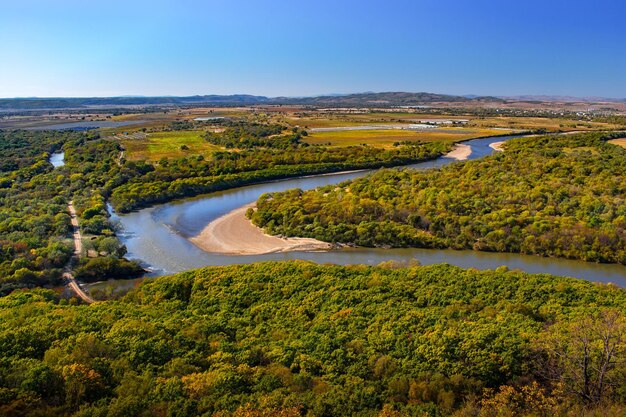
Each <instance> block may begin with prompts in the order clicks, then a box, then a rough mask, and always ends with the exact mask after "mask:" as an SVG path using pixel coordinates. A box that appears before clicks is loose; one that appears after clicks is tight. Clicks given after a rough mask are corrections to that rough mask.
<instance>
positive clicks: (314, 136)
mask: <svg viewBox="0 0 626 417" xmlns="http://www.w3.org/2000/svg"><path fill="white" fill-rule="evenodd" d="M505 133H507V132H506V131H503V130H496V129H467V128H439V129H436V130H435V129H432V130H423V131H413V130H399V129H390V130H342V131H337V132H313V133H309V136H307V137H306V138H305V139H304V140H305V142H307V143H310V144H320V145H323V144H328V143H329V142H330V144H331V146H350V145H361V144H367V145H370V146H378V147H382V148H388V147H391V146H393V144H394V143H395V142H402V141H410V142H435V141H444V142H458V141H461V140H467V139H472V138H478V137H484V136H494V135H503V134H505Z"/></svg>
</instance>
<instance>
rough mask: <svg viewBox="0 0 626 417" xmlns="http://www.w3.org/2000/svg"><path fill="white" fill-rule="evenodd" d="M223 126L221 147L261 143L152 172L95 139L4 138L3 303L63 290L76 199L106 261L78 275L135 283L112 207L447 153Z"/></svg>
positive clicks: (60, 135) (92, 242) (82, 264)
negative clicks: (312, 140) (57, 154)
mask: <svg viewBox="0 0 626 417" xmlns="http://www.w3.org/2000/svg"><path fill="white" fill-rule="evenodd" d="M222 124H223V125H224V126H226V130H225V131H224V132H223V133H222V136H223V138H224V139H223V140H224V141H225V143H226V141H229V140H233V141H238V143H248V139H247V138H248V137H250V138H253V139H254V138H257V139H259V140H261V141H263V142H262V143H257V144H256V145H250V147H251V148H248V145H246V146H243V148H244V149H243V150H239V149H237V150H234V151H221V152H216V153H215V154H214V155H212V156H211V157H210V158H207V159H205V158H204V157H202V156H193V157H187V158H179V159H171V160H167V159H163V160H161V161H159V163H158V164H151V163H147V162H142V161H138V162H135V161H126V160H124V159H123V158H121V151H122V149H121V147H120V144H119V142H117V141H114V140H107V139H103V138H101V137H100V135H99V133H97V132H71V131H62V132H58V131H40V132H38V131H0V151H1V154H0V203H1V207H0V247H1V252H0V294H2V295H4V294H7V293H9V292H10V291H12V290H13V289H15V288H22V287H33V286H54V285H59V284H60V283H61V280H60V278H61V273H62V267H63V266H64V265H65V264H66V263H67V262H68V260H69V259H70V256H71V254H72V250H73V248H72V242H71V240H70V237H71V236H70V235H71V226H70V217H69V213H68V211H67V204H68V202H69V201H70V200H73V201H74V205H75V207H76V210H77V212H78V215H79V217H80V227H81V230H82V232H83V234H84V235H87V237H88V238H86V239H84V246H85V248H86V249H87V250H90V251H91V252H93V253H96V254H104V255H105V257H106V259H98V258H94V259H86V258H83V259H80V260H79V261H78V264H77V265H76V267H77V269H76V273H77V276H78V277H79V278H80V279H81V280H83V281H98V280H102V279H105V278H111V277H134V276H137V275H139V274H141V272H142V269H141V268H140V267H139V265H138V264H137V263H133V262H128V261H126V260H124V259H123V256H124V254H125V252H126V249H125V248H124V247H123V246H122V245H121V244H120V243H119V241H117V239H116V238H115V230H114V229H115V225H113V224H111V223H110V222H109V219H108V213H107V209H106V204H107V202H111V203H112V205H113V206H114V207H115V208H116V209H117V210H118V211H120V212H126V211H129V210H132V209H137V208H141V207H145V206H148V205H150V204H155V203H162V202H166V201H170V200H172V199H175V198H181V197H187V196H194V195H198V194H202V193H208V192H212V191H218V190H224V189H228V188H233V187H237V186H241V185H246V184H251V183H256V182H261V181H267V180H271V179H277V178H286V177H291V176H297V175H307V174H316V173H326V172H335V171H341V170H345V169H355V168H375V167H379V166H394V165H402V164H408V163H411V162H416V161H420V160H423V159H430V158H435V157H437V156H439V155H441V154H442V153H444V152H446V151H447V150H449V149H450V144H443V143H438V144H435V143H431V144H424V145H411V146H409V145H406V146H398V147H396V148H394V149H391V150H386V151H381V150H379V149H375V148H371V147H368V146H353V147H346V148H326V147H322V146H308V147H303V148H300V145H299V137H300V134H301V133H299V132H293V131H289V132H288V133H286V134H282V135H281V134H279V133H281V132H282V131H283V130H284V128H283V127H282V126H280V125H272V124H268V125H265V124H258V123H252V122H244V121H228V122H226V121H224V122H220V123H219V124H218V125H219V126H222ZM276 135H278V136H276ZM294 138H296V139H294ZM254 140H256V139H254ZM294 140H295V141H294ZM268 141H269V142H268ZM284 141H288V142H290V143H291V141H294V142H293V144H294V146H293V147H287V148H286V149H283V146H282V145H279V144H280V143H283V142H284ZM255 146H256V147H255ZM59 150H63V151H64V152H65V166H63V167H60V168H56V169H54V168H53V166H52V165H51V164H50V163H49V162H48V158H49V156H50V154H51V153H52V152H54V151H59Z"/></svg>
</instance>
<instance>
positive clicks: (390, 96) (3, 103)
mask: <svg viewBox="0 0 626 417" xmlns="http://www.w3.org/2000/svg"><path fill="white" fill-rule="evenodd" d="M511 101H542V102H551V101H578V102H581V101H582V102H585V101H589V102H592V101H597V102H606V101H614V102H626V99H624V100H616V99H604V98H598V97H587V98H576V97H561V96H533V95H527V96H507V97H493V96H475V95H466V96H458V95H449V94H436V93H425V92H419V93H409V92H381V93H372V92H366V93H357V94H332V95H322V96H315V97H271V98H270V97H266V96H255V95H250V94H233V95H217V94H213V95H196V96H156V97H143V96H123V97H76V98H72V97H69V98H64V97H50V98H39V97H28V98H5V99H0V110H3V111H11V110H14V111H16V110H62V109H67V110H70V109H76V110H78V109H90V108H94V109H97V108H102V107H109V108H115V107H119V108H122V107H132V106H185V105H229V106H232V105H255V104H276V105H280V104H282V105H313V106H327V107H331V106H337V107H355V106H359V107H376V106H381V107H386V106H422V105H430V104H433V103H459V104H460V103H464V104H481V103H494V104H498V103H506V102H511Z"/></svg>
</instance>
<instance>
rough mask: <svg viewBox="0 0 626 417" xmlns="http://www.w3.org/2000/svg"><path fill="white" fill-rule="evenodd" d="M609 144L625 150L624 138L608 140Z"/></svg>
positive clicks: (625, 141) (625, 142)
mask: <svg viewBox="0 0 626 417" xmlns="http://www.w3.org/2000/svg"><path fill="white" fill-rule="evenodd" d="M609 143H612V144H613V145H617V146H621V147H622V148H625V149H626V138H621V139H613V140H610V141H609Z"/></svg>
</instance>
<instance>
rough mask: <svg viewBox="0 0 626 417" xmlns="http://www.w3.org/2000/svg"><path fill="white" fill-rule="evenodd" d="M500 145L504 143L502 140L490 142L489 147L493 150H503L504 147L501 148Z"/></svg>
mask: <svg viewBox="0 0 626 417" xmlns="http://www.w3.org/2000/svg"><path fill="white" fill-rule="evenodd" d="M502 145H504V141H502V142H494V143H492V144H490V145H489V147H490V148H491V149H493V150H494V151H497V152H504V148H502Z"/></svg>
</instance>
